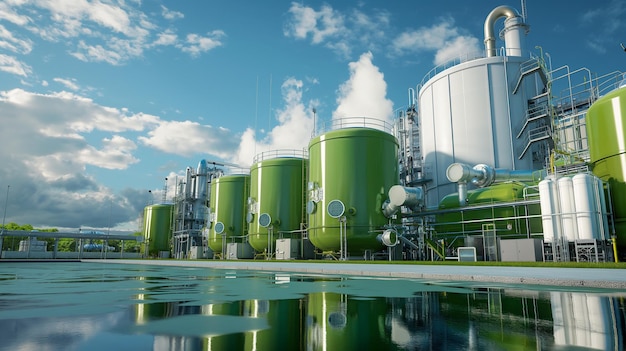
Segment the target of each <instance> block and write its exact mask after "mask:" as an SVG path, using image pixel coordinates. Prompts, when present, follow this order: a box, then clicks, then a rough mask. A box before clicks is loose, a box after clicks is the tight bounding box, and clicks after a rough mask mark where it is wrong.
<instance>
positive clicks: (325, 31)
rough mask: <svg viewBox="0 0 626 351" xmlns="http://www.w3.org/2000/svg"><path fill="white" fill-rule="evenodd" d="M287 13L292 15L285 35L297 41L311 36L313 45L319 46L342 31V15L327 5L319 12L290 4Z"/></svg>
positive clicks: (296, 4)
mask: <svg viewBox="0 0 626 351" xmlns="http://www.w3.org/2000/svg"><path fill="white" fill-rule="evenodd" d="M289 13H291V14H292V15H293V19H292V21H291V22H289V23H288V24H287V28H286V32H285V35H287V36H293V37H295V38H298V39H306V38H307V37H308V36H309V35H310V36H311V42H312V43H313V44H319V43H321V42H322V41H324V40H326V39H327V38H328V37H332V36H335V35H337V34H338V33H340V32H341V31H342V30H343V29H344V18H343V15H342V14H341V13H339V12H337V11H335V10H333V8H332V7H330V6H329V5H323V6H322V8H321V9H320V10H319V11H315V10H314V9H313V8H311V7H306V6H303V5H300V4H298V3H295V2H294V3H291V8H290V9H289Z"/></svg>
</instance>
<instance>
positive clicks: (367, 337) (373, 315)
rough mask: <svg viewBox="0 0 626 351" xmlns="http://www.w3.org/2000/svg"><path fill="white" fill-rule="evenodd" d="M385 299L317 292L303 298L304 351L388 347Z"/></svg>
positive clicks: (388, 337)
mask: <svg viewBox="0 0 626 351" xmlns="http://www.w3.org/2000/svg"><path fill="white" fill-rule="evenodd" d="M387 308H388V306H387V302H386V299H385V298H382V297H381V298H371V299H363V300H361V299H352V298H349V297H348V295H343V294H337V293H330V292H320V293H310V294H309V295H308V297H307V316H306V331H305V333H306V335H305V344H306V345H307V346H308V350H389V349H391V346H393V345H392V343H391V340H390V335H389V333H386V332H385V317H386V314H387V312H388V311H387Z"/></svg>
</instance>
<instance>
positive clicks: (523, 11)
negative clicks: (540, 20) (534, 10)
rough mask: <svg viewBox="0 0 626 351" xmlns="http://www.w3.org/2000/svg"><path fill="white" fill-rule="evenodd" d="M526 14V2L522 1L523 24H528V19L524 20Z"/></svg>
mask: <svg viewBox="0 0 626 351" xmlns="http://www.w3.org/2000/svg"><path fill="white" fill-rule="evenodd" d="M526 16H527V13H526V0H522V18H523V19H524V23H526V22H528V19H527V18H526Z"/></svg>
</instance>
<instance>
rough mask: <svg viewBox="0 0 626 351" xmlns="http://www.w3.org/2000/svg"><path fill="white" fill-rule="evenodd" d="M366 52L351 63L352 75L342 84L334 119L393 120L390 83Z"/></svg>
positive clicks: (370, 55) (369, 53) (389, 121)
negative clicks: (389, 97)
mask: <svg viewBox="0 0 626 351" xmlns="http://www.w3.org/2000/svg"><path fill="white" fill-rule="evenodd" d="M372 59H373V55H372V53H371V52H367V53H364V54H362V55H361V57H360V58H359V60H358V61H356V62H350V64H349V67H350V78H349V79H348V80H347V81H346V82H344V83H343V84H342V85H341V86H340V87H339V93H338V97H337V108H336V109H335V111H334V112H333V119H340V118H350V117H367V118H372V119H376V120H381V121H384V122H388V123H391V122H392V119H393V103H392V102H391V100H389V99H388V98H387V83H386V82H385V77H384V75H383V74H382V72H380V70H379V69H378V67H376V66H375V65H374V64H373V63H372Z"/></svg>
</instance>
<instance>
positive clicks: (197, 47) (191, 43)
mask: <svg viewBox="0 0 626 351" xmlns="http://www.w3.org/2000/svg"><path fill="white" fill-rule="evenodd" d="M225 35H226V34H225V33H224V32H223V31H221V30H216V31H213V32H210V33H207V35H206V36H201V35H198V34H193V33H192V34H187V38H186V40H185V43H184V44H178V45H177V47H179V48H180V49H181V50H182V51H184V52H186V53H188V54H190V55H191V56H192V57H198V56H199V55H200V54H201V53H203V52H207V51H209V50H211V49H214V48H216V47H219V46H222V44H223V43H222V41H221V38H223V37H224V36H225Z"/></svg>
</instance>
